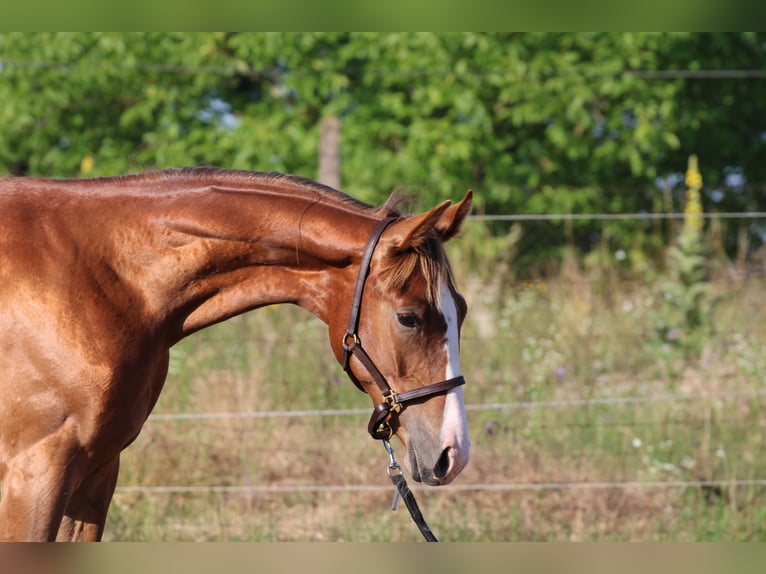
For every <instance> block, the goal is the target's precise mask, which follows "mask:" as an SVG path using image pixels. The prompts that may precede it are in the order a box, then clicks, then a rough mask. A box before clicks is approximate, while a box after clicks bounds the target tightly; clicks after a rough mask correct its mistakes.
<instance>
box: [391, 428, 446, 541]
mask: <svg viewBox="0 0 766 574" xmlns="http://www.w3.org/2000/svg"><path fill="white" fill-rule="evenodd" d="M383 446H384V447H385V448H386V452H387V453H388V461H389V462H388V468H387V469H386V471H387V472H388V476H389V477H390V478H391V482H393V483H394V488H395V490H394V499H393V501H392V503H391V510H396V507H397V506H398V505H399V500H400V499H401V500H404V504H405V505H406V506H407V510H409V511H410V516H411V517H412V520H413V522H415V524H416V525H417V527H418V528H419V529H420V533H421V534H422V535H423V538H425V539H426V542H438V540H437V539H436V536H434V533H433V532H431V529H430V528H429V527H428V524H426V521H425V519H424V518H423V515H422V514H421V513H420V508H418V503H417V501H416V500H415V495H414V494H412V491H411V490H410V489H409V487H408V486H407V481H406V480H405V479H404V475H403V474H402V467H401V466H399V463H398V462H396V459H395V458H394V449H393V447H392V446H391V443H390V442H388V440H386V439H384V440H383Z"/></svg>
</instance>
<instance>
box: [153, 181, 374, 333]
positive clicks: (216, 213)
mask: <svg viewBox="0 0 766 574" xmlns="http://www.w3.org/2000/svg"><path fill="white" fill-rule="evenodd" d="M376 220H377V217H376V216H375V214H374V212H373V211H369V212H363V211H361V210H359V209H356V208H354V207H353V206H350V205H347V204H344V203H342V202H339V201H338V200H336V199H335V198H327V197H325V196H321V195H320V196H316V195H314V196H304V195H299V196H298V197H296V196H293V195H289V194H287V193H274V192H264V193H258V192H257V190H256V191H248V192H241V191H237V190H230V191H221V190H220V189H217V190H209V191H204V192H199V193H195V194H193V195H190V196H189V197H188V198H181V199H176V200H175V201H173V202H172V209H171V210H170V213H163V214H162V217H159V218H157V219H156V221H160V222H162V223H161V228H160V229H158V231H159V235H158V236H157V237H160V238H161V240H158V241H155V242H154V245H155V248H156V249H157V250H158V252H159V257H157V258H156V260H155V269H153V270H149V271H150V275H151V276H152V277H155V278H156V277H162V278H163V279H161V280H160V285H161V289H160V291H163V292H164V293H163V294H159V296H158V297H157V300H158V301H163V300H164V301H165V303H164V304H163V308H164V312H165V315H166V317H167V320H168V321H170V323H171V324H173V329H174V331H175V334H174V337H172V338H175V339H180V338H182V337H184V336H186V335H188V334H190V333H192V332H195V331H197V330H199V329H202V328H204V327H207V326H209V325H211V324H214V323H217V322H220V321H223V320H225V319H227V318H229V317H232V316H234V315H237V314H240V313H242V312H245V311H248V310H251V309H254V308H257V307H262V306H266V305H272V304H277V303H293V304H296V305H299V306H301V307H303V308H305V309H307V310H308V311H310V312H312V313H313V314H314V315H316V316H317V317H319V318H320V319H321V320H323V321H324V322H325V323H327V324H330V321H331V320H333V319H334V318H335V316H337V314H338V310H337V307H336V305H337V304H338V303H339V302H345V301H346V299H348V300H349V301H350V298H351V290H352V289H353V271H352V269H351V268H352V267H353V265H354V263H358V261H359V258H360V256H361V251H362V249H363V245H364V243H365V241H366V238H367V235H368V234H369V232H368V230H367V228H370V229H371V228H372V227H373V226H374V224H375V221H376ZM168 278H172V279H168ZM346 291H348V293H347V294H346Z"/></svg>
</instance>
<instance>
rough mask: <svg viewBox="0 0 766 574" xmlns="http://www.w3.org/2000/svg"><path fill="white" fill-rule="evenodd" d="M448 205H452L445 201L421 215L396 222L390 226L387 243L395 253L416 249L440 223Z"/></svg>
mask: <svg viewBox="0 0 766 574" xmlns="http://www.w3.org/2000/svg"><path fill="white" fill-rule="evenodd" d="M450 205H452V202H451V201H449V200H447V201H445V202H444V203H441V204H439V205H437V206H436V207H434V208H433V209H432V210H431V211H427V212H426V213H421V214H420V215H412V216H410V217H407V218H405V219H403V220H401V221H398V222H396V223H395V224H394V225H393V226H392V229H391V235H390V236H389V238H388V240H387V241H388V243H389V244H390V245H391V247H393V248H394V249H395V250H396V251H406V250H407V249H411V248H415V247H417V246H418V245H420V244H421V243H423V241H424V240H425V239H426V237H428V236H429V235H430V234H431V233H432V232H433V231H434V229H435V227H436V225H437V224H438V223H439V222H440V221H441V217H442V215H444V213H445V212H446V211H447V210H448V208H449V207H450Z"/></svg>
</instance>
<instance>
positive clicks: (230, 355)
mask: <svg viewBox="0 0 766 574" xmlns="http://www.w3.org/2000/svg"><path fill="white" fill-rule="evenodd" d="M457 259H459V258H457ZM459 264H460V262H459V261H458V266H459ZM458 277H459V278H460V279H461V280H460V281H459V283H460V285H461V287H462V290H463V291H464V293H465V295H466V296H467V299H468V301H469V305H470V311H469V316H468V319H467V322H466V324H465V328H464V335H463V346H462V353H461V356H462V364H463V374H464V375H465V376H466V378H467V380H468V385H467V386H466V388H465V396H466V403H467V404H468V405H469V406H470V410H469V411H468V422H469V426H470V433H471V439H472V454H471V456H472V458H471V462H470V464H469V466H468V468H467V469H466V470H465V471H464V473H463V474H462V475H461V476H460V477H459V478H458V480H457V481H456V483H455V488H450V487H445V488H439V489H427V488H423V487H417V486H416V485H414V484H413V483H412V481H410V485H411V486H413V489H414V490H415V491H416V494H417V497H418V501H419V503H420V506H421V509H422V510H423V513H424V515H425V517H426V519H427V520H428V522H429V524H430V526H431V528H432V529H433V530H434V532H435V534H436V535H437V537H439V538H440V539H441V540H448V541H614V540H640V541H698V540H705V541H719V540H720V541H723V540H725V541H751V540H766V482H764V481H766V456H765V455H764V444H763V442H764V439H763V436H764V430H765V429H764V427H766V414H765V411H764V408H763V406H764V402H766V386H764V383H763V381H764V372H766V356H764V353H763V349H764V343H765V342H766V330H764V327H763V324H764V318H766V282H765V281H764V279H763V278H759V277H751V278H748V279H746V280H744V279H729V278H725V277H724V276H723V275H721V277H720V278H719V279H717V280H716V281H713V282H711V283H710V284H709V287H710V289H711V292H712V293H713V295H711V299H710V300H711V301H712V300H715V301H716V302H717V303H716V304H715V306H713V305H712V303H711V306H710V309H709V322H708V324H707V325H706V328H705V329H704V333H702V336H696V337H695V338H694V339H693V341H694V343H693V344H691V343H688V341H690V340H692V339H691V338H690V335H692V333H688V332H684V330H683V328H682V327H679V328H674V327H673V325H670V327H668V322H669V321H671V320H672V314H673V312H672V307H669V306H668V297H669V296H667V294H666V293H665V291H664V287H663V285H664V284H663V283H662V281H660V280H659V279H656V278H652V277H648V276H647V277H645V278H642V279H641V280H636V279H635V278H634V279H632V280H625V279H621V278H618V277H617V275H616V274H614V273H606V272H604V271H603V270H601V271H594V270H590V271H583V270H582V269H581V268H580V267H579V266H577V265H569V266H564V268H563V269H562V270H561V271H560V272H559V273H558V274H557V275H556V277H555V279H550V280H546V281H515V280H507V281H497V280H489V279H486V278H485V279H480V278H478V276H477V275H474V274H469V273H466V272H464V271H462V270H461V269H460V268H458ZM467 277H470V278H467ZM696 335H699V333H696ZM498 404H499V405H498ZM491 405H496V406H495V407H492V406H491ZM369 407H370V403H369V401H368V399H367V397H365V396H364V395H362V394H361V393H359V392H358V391H357V390H356V389H355V388H354V387H353V385H352V384H351V383H350V382H349V381H348V380H347V379H346V378H345V376H344V375H343V374H342V371H341V370H340V368H339V367H338V365H337V364H336V363H335V361H334V358H333V357H332V355H331V353H330V351H329V344H328V341H327V338H326V331H325V327H324V325H322V324H321V323H320V322H318V321H317V320H316V319H314V318H313V317H311V316H310V315H309V314H307V313H305V312H303V311H302V310H300V309H296V308H292V307H279V308H268V309H262V310H259V311H256V312H253V313H250V314H247V315H244V316H242V317H238V318H235V319H233V320H231V321H229V322H227V323H225V324H222V325H219V326H216V327H213V328H211V329H208V330H206V331H204V332H201V333H198V334H197V335H194V336H193V337H191V338H189V339H187V340H185V341H183V342H182V343H181V344H180V345H179V346H178V347H177V348H176V349H174V351H173V355H172V363H171V372H170V375H169V378H168V381H167V384H166V387H165V391H164V394H163V396H162V397H161V399H160V402H159V404H158V405H157V407H156V409H155V413H211V412H213V413H216V412H242V411H272V410H276V411H284V410H300V409H356V408H361V409H368V408H369ZM368 416H369V415H368V414H367V412H365V413H363V414H342V415H337V416H326V417H316V416H314V417H276V418H257V419H255V418H213V419H191V420H150V421H149V422H148V423H147V425H146V426H145V428H144V431H143V433H142V434H141V436H140V437H139V439H138V440H137V441H136V443H135V444H134V445H132V446H131V447H130V448H129V449H128V450H127V451H126V452H125V454H124V455H123V459H122V471H121V477H120V483H119V485H120V488H121V490H118V492H117V494H116V495H115V498H114V502H113V505H112V508H111V511H110V515H109V521H108V524H107V529H106V534H105V539H107V540H255V541H261V540H263V541H282V540H291V541H313V540H328V541H329V540H331V541H363V540H365V541H366V540H371V541H418V540H420V539H421V537H420V534H419V533H418V531H417V529H416V527H415V526H414V525H413V524H412V522H411V521H410V518H409V516H408V514H407V513H406V510H405V509H404V508H403V507H402V508H401V509H400V510H399V511H397V512H395V513H394V512H391V511H390V500H391V492H389V490H388V487H389V486H390V482H389V480H388V477H387V476H386V473H385V467H386V463H387V458H386V454H385V452H384V450H383V448H382V447H381V445H380V444H378V443H376V442H374V441H372V440H371V439H370V438H369V436H368V435H367V434H366V428H365V425H366V421H367V418H368ZM394 446H395V447H396V444H394ZM400 450H401V449H400ZM402 458H404V457H402ZM620 483H628V484H620ZM367 485H372V486H375V487H379V488H378V489H376V490H372V491H365V490H363V489H362V488H361V487H364V486H367ZM471 485H474V486H475V488H472V487H471ZM213 486H214V487H226V488H229V487H236V488H239V487H245V488H243V489H240V490H236V489H234V490H226V488H224V489H222V490H220V491H211V490H210V489H207V488H206V487H213ZM131 487H183V488H187V487H202V488H200V489H199V490H193V491H179V490H177V489H174V488H170V489H166V490H163V491H156V490H150V491H141V490H137V491H134V490H130V488H131ZM248 487H259V488H260V487H272V488H273V489H282V490H281V491H277V490H272V491H266V492H264V491H260V490H257V489H255V488H253V489H250V490H248ZM328 487H331V488H330V489H329V491H328V490H327V488H328ZM335 487H343V488H337V489H336V488H335ZM323 489H324V490H323Z"/></svg>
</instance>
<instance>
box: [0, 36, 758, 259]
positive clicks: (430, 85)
mask: <svg viewBox="0 0 766 574" xmlns="http://www.w3.org/2000/svg"><path fill="white" fill-rule="evenodd" d="M764 42H766V35H764V34H757V33H736V34H694V33H679V34H637V33H636V34H628V33H592V34H584V33H571V34H563V33H556V34H553V33H524V34H521V33H487V34H484V33H446V34H437V33H398V34H383V33H315V34H309V33H176V34H172V33H136V34H122V33H98V34H96V33H56V34H54V33H44V34H42V33H41V34H37V33H35V34H28V33H5V34H0V101H2V105H1V106H0V125H2V130H1V131H0V172H5V173H10V174H35V175H45V176H78V175H106V174H109V175H112V174H118V173H125V172H130V171H137V170H143V169H154V168H161V167H170V166H183V165H192V164H204V165H217V166H221V167H227V168H241V169H257V170H280V171H287V172H292V173H298V174H302V175H306V176H309V177H314V176H315V175H316V172H317V143H318V139H319V138H318V133H317V130H318V125H319V120H320V119H321V118H322V117H323V116H325V115H328V114H331V115H335V116H338V117H339V118H341V120H342V126H343V127H342V130H343V131H342V137H343V147H342V169H343V174H342V181H343V186H342V187H343V188H344V190H346V191H348V192H350V193H352V194H354V195H356V196H358V197H360V198H362V199H364V200H367V201H370V202H380V201H382V200H383V199H384V198H385V196H386V195H387V194H388V193H390V192H391V191H392V190H394V189H397V188H398V189H404V190H406V191H411V192H413V193H414V194H415V195H416V196H417V197H418V198H419V200H420V201H421V202H422V204H423V205H430V204H433V203H434V202H436V201H438V200H442V199H445V198H454V197H456V196H457V195H459V194H461V193H462V192H463V191H464V190H465V188H467V187H472V188H473V189H474V190H476V191H477V200H478V209H479V210H481V211H485V212H490V213H497V212H503V213H570V212H577V213H592V212H632V211H640V210H653V209H658V205H660V204H661V202H662V201H663V196H662V193H661V190H660V189H659V188H658V185H657V183H656V182H657V180H658V178H665V179H664V181H673V179H672V178H673V176H676V175H677V174H680V173H682V172H683V170H684V167H685V164H686V158H687V157H688V156H689V155H690V154H697V155H698V156H699V158H700V168H701V170H702V172H703V176H704V179H705V182H706V185H707V190H708V191H715V194H714V196H712V198H711V197H705V201H707V202H714V200H715V201H716V202H719V203H721V205H723V206H725V207H727V208H733V209H747V208H750V209H752V208H753V207H755V206H758V205H763V200H764V196H765V195H766V194H765V193H764V186H763V182H764V179H766V173H765V171H766V163H764V162H763V160H762V158H763V157H764V152H766V149H765V148H766V137H765V135H764V134H766V79H765V78H764V75H763V74H762V73H760V74H759V73H757V72H760V71H762V70H764V69H766V51H765V50H764ZM731 70H736V71H739V72H740V75H732V74H729V75H726V74H722V73H721V72H726V71H729V72H730V71H731ZM695 71H697V72H700V74H699V77H690V74H689V73H690V72H695ZM753 71H755V73H752V72H753ZM680 72H683V73H680ZM710 72H713V73H712V74H711V73H710ZM742 72H745V73H742ZM747 72H750V73H747ZM84 160H85V161H84ZM733 176H734V177H733ZM681 180H682V178H679V177H676V180H675V181H676V182H677V184H678V185H677V187H678V189H679V191H680V192H681V193H682V186H681V185H680V183H681ZM743 182H745V183H746V184H747V193H742V192H741V191H742V189H741V187H742V183H743ZM679 197H681V196H679ZM676 207H678V206H676ZM713 207H715V205H714V206H713ZM549 227H550V226H548V228H549ZM548 228H543V227H539V229H537V231H536V232H535V233H533V234H532V235H531V237H530V239H534V241H535V242H536V245H539V246H541V247H545V246H546V245H547V246H552V247H555V245H556V243H557V242H560V241H561V235H560V234H558V235H556V234H553V235H551V236H550V237H548V236H547V235H546V233H549V231H550V230H548V231H546V229H548ZM637 232H638V228H637V227H636V224H635V223H633V224H631V223H619V224H614V225H612V224H610V226H609V227H607V228H601V227H598V228H594V226H593V224H592V223H591V224H581V226H580V227H578V226H577V225H575V226H574V228H573V229H570V230H569V233H570V235H571V237H570V238H574V240H575V241H577V240H578V239H579V240H581V241H582V242H583V243H586V244H587V243H588V242H591V241H592V240H593V239H592V238H593V236H594V233H597V234H605V233H606V234H610V233H612V234H615V236H619V235H620V234H622V236H624V237H626V238H633V239H635V237H636V236H637V235H636V234H637ZM554 235H555V236H556V237H557V238H558V239H557V238H556V237H554Z"/></svg>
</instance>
